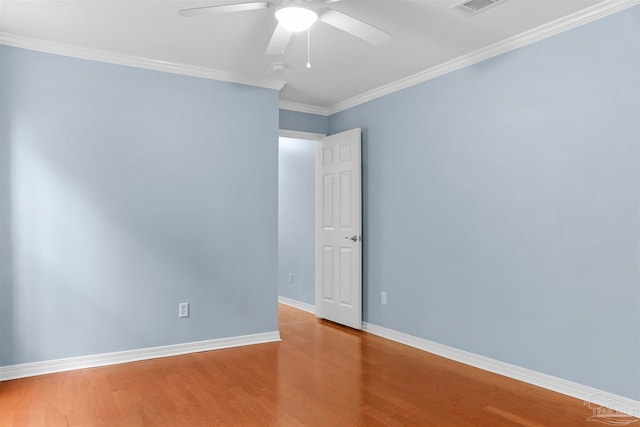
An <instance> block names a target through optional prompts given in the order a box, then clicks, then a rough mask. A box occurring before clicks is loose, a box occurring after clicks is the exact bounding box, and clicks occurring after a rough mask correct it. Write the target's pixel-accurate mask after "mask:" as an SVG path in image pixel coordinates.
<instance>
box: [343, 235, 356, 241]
mask: <svg viewBox="0 0 640 427" xmlns="http://www.w3.org/2000/svg"><path fill="white" fill-rule="evenodd" d="M345 239H347V240H353V241H354V242H357V241H358V235H357V234H356V235H354V236H352V237H345Z"/></svg>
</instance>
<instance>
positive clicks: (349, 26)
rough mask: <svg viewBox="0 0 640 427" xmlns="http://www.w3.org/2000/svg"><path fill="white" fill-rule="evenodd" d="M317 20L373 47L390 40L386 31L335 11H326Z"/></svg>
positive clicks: (389, 35)
mask: <svg viewBox="0 0 640 427" xmlns="http://www.w3.org/2000/svg"><path fill="white" fill-rule="evenodd" d="M318 19H319V20H320V21H322V22H324V23H325V24H329V25H331V26H333V27H336V28H338V29H340V30H342V31H344V32H347V33H349V34H352V35H354V36H356V37H359V38H361V39H362V40H364V41H366V42H369V43H371V44H374V45H378V46H379V45H382V44H384V43H386V42H387V41H389V40H390V39H391V34H389V33H387V32H386V31H383V30H381V29H379V28H376V27H374V26H373V25H371V24H367V23H366V22H363V21H361V20H359V19H356V18H353V17H351V16H349V15H347V14H344V13H342V12H338V11H337V10H335V9H327V10H326V11H325V12H323V13H322V14H320V16H319V17H318Z"/></svg>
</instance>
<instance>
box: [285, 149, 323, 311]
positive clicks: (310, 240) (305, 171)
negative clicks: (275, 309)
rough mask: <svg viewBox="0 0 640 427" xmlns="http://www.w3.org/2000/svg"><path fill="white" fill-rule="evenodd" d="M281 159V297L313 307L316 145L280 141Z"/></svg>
mask: <svg viewBox="0 0 640 427" xmlns="http://www.w3.org/2000/svg"><path fill="white" fill-rule="evenodd" d="M278 159H279V164H278V168H279V172H278V259H279V262H278V295H280V296H283V297H287V298H291V299H294V300H296V301H302V302H305V303H307V304H312V305H313V304H315V294H314V281H315V277H314V274H315V260H314V251H315V249H314V242H315V167H316V163H315V143H314V142H313V141H305V140H299V139H291V138H280V153H279V156H278ZM290 273H293V280H292V281H291V283H290V282H289V274H290Z"/></svg>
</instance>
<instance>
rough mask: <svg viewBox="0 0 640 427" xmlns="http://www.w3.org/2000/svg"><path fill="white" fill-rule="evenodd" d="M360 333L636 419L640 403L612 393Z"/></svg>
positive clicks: (425, 343)
mask: <svg viewBox="0 0 640 427" xmlns="http://www.w3.org/2000/svg"><path fill="white" fill-rule="evenodd" d="M363 330H365V331H367V332H369V333H371V334H374V335H378V336H380V337H383V338H386V339H389V340H391V341H396V342H399V343H401V344H405V345H408V346H410V347H414V348H417V349H420V350H423V351H426V352H429V353H433V354H437V355H438V356H442V357H445V358H447V359H450V360H455V361H456V362H460V363H464V364H465V365H470V366H474V367H476V368H480V369H483V370H485V371H489V372H493V373H496V374H499V375H503V376H505V377H509V378H513V379H516V380H519V381H523V382H526V383H529V384H533V385H536V386H538V387H542V388H546V389H548V390H552V391H555V392H558V393H562V394H565V395H567V396H571V397H575V398H577V399H581V400H582V401H584V402H585V404H588V403H592V404H594V405H599V406H603V407H607V408H611V409H615V410H616V411H618V412H622V413H625V414H628V415H631V416H634V417H638V416H640V402H638V401H635V400H632V399H629V398H627V397H622V396H618V395H616V394H613V393H608V392H606V391H602V390H598V389H596V388H593V387H588V386H585V385H582V384H578V383H574V382H571V381H567V380H564V379H562V378H558V377H554V376H551V375H547V374H543V373H540V372H536V371H532V370H530V369H526V368H521V367H519V366H515V365H511V364H509V363H505V362H500V361H498V360H494V359H490V358H488V357H484V356H480V355H477V354H474V353H469V352H466V351H463V350H458V349H456V348H453V347H448V346H446V345H442V344H438V343H436V342H433V341H429V340H425V339H423V338H418V337H415V336H412V335H408V334H405V333H402V332H398V331H394V330H393V329H387V328H384V327H382V326H377V325H374V324H371V323H366V322H363Z"/></svg>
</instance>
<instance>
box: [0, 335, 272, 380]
mask: <svg viewBox="0 0 640 427" xmlns="http://www.w3.org/2000/svg"><path fill="white" fill-rule="evenodd" d="M275 341H280V332H278V331H274V332H265V333H262V334H254V335H243V336H238V337H229V338H219V339H214V340H208V341H199V342H192V343H185V344H174V345H167V346H162V347H151V348H144V349H139V350H129V351H120V352H116V353H104V354H95V355H91V356H81V357H72V358H68V359H58V360H47V361H44V362H35V363H24V364H21V365H12V366H0V381H6V380H13V379H17V378H25V377H33V376H35V375H45V374H51V373H54V372H63V371H71V370H75V369H85V368H94V367H97V366H107V365H115V364H119V363H127V362H136V361H139V360H148V359H157V358H159V357H168V356H177V355H181V354H188V353H197V352H201V351H210V350H220V349H224V348H231V347H239V346H245V345H254V344H263V343H268V342H275Z"/></svg>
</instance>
